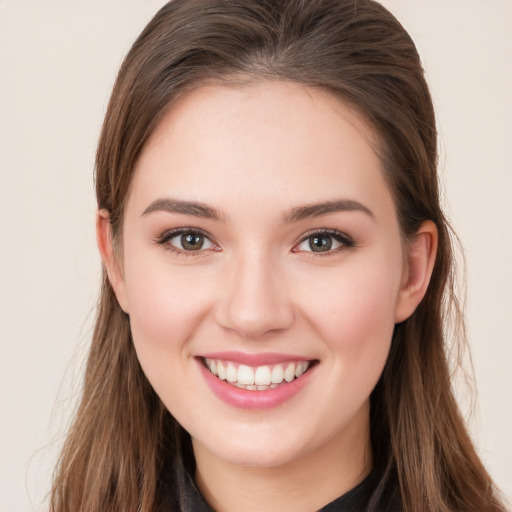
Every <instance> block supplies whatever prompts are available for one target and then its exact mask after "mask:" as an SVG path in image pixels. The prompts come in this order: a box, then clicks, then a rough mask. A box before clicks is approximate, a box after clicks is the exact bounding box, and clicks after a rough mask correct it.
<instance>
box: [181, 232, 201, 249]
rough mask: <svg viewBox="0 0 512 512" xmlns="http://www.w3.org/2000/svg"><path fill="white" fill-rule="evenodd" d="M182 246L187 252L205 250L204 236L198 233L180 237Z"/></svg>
mask: <svg viewBox="0 0 512 512" xmlns="http://www.w3.org/2000/svg"><path fill="white" fill-rule="evenodd" d="M180 241H181V246H182V247H183V249H185V250H187V251H198V250H199V249H202V248H203V244H204V236H203V235H199V234H197V233H187V234H185V235H181V237H180Z"/></svg>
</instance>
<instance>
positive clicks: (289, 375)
mask: <svg viewBox="0 0 512 512" xmlns="http://www.w3.org/2000/svg"><path fill="white" fill-rule="evenodd" d="M294 378H295V365H294V364H293V363H289V364H288V366H287V367H286V370H285V371H284V380H285V381H286V382H291V381H292V380H293V379H294Z"/></svg>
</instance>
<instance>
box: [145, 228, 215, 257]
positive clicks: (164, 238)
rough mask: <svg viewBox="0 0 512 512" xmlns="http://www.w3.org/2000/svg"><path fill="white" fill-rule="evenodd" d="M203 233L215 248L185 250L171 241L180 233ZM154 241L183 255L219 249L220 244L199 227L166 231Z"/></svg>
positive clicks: (193, 255)
mask: <svg viewBox="0 0 512 512" xmlns="http://www.w3.org/2000/svg"><path fill="white" fill-rule="evenodd" d="M186 234H191V235H201V236H202V237H204V239H205V240H208V241H209V242H210V243H211V244H212V246H213V248H212V249H198V250H197V251H185V250H182V249H180V248H179V247H175V246H174V245H172V244H171V243H169V242H170V241H171V240H172V239H173V238H176V237H178V236H180V235H186ZM154 242H155V243H156V244H157V245H160V246H162V247H163V248H164V249H165V250H166V251H170V252H172V253H174V254H176V255H177V256H182V257H189V258H190V257H198V256H201V255H203V254H204V251H211V250H213V251H219V250H220V248H219V246H218V245H217V244H216V243H215V242H214V241H213V237H212V236H211V235H209V234H208V233H207V232H206V231H203V230H202V229H199V228H179V229H172V230H170V231H166V232H165V233H162V234H161V235H160V236H158V237H157V238H156V239H155V240H154Z"/></svg>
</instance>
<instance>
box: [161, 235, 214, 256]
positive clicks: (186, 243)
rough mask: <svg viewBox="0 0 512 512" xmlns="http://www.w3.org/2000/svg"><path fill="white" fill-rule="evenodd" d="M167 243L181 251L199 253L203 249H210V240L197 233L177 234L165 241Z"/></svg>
mask: <svg viewBox="0 0 512 512" xmlns="http://www.w3.org/2000/svg"><path fill="white" fill-rule="evenodd" d="M167 242H168V243H169V244H170V245H172V246H173V247H176V248H177V249H179V250H181V251H186V252H189V251H201V250H204V249H212V248H213V243H212V242H211V240H210V239H209V238H208V237H206V236H205V235H203V234H202V233H199V232H197V231H186V232H184V233H183V232H182V233H177V234H176V235H174V236H172V237H170V238H168V239H167Z"/></svg>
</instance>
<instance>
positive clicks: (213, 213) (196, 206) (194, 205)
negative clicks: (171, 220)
mask: <svg viewBox="0 0 512 512" xmlns="http://www.w3.org/2000/svg"><path fill="white" fill-rule="evenodd" d="M161 211H163V212H168V213H181V214H183V215H191V216H193V217H202V218H204V219H212V220H217V221H224V220H225V216H224V215H222V214H221V213H220V212H219V211H218V210H216V209H215V208H213V207H212V206H208V205H207V204H205V203H200V202H196V201H180V200H179V199H172V198H164V199H157V200H156V201H153V202H152V203H151V204H150V205H149V206H148V207H147V208H146V209H145V210H144V211H143V212H142V215H143V216H144V215H147V214H148V213H152V212H161Z"/></svg>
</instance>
